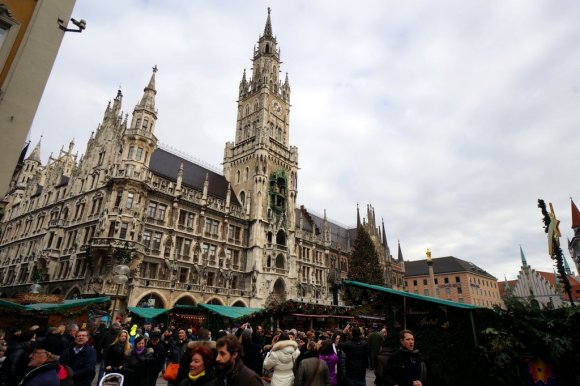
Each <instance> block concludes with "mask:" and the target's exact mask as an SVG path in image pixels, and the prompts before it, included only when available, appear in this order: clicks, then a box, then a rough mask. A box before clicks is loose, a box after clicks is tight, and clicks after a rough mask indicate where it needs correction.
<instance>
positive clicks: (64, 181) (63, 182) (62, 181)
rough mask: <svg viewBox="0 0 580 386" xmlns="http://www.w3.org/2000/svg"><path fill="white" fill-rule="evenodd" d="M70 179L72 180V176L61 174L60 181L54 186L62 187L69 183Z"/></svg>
mask: <svg viewBox="0 0 580 386" xmlns="http://www.w3.org/2000/svg"><path fill="white" fill-rule="evenodd" d="M69 180H70V177H68V176H60V181H59V182H58V184H56V185H55V186H54V187H55V188H60V187H62V186H65V185H68V181H69Z"/></svg>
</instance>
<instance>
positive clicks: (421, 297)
mask: <svg viewBox="0 0 580 386" xmlns="http://www.w3.org/2000/svg"><path fill="white" fill-rule="evenodd" d="M344 284H346V285H350V286H353V287H359V288H366V289H370V290H373V291H378V292H386V293H388V294H391V295H397V296H403V297H406V298H412V299H417V300H422V301H425V302H429V303H436V304H442V305H445V306H449V307H456V308H464V309H469V310H473V309H480V308H481V307H478V306H474V305H472V304H465V303H458V302H453V301H451V300H444V299H438V298H433V297H431V296H425V295H419V294H413V293H410V292H405V291H399V290H396V289H392V288H386V287H381V286H379V285H375V284H367V283H361V282H358V281H352V280H346V281H344Z"/></svg>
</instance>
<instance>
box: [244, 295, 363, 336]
mask: <svg viewBox="0 0 580 386" xmlns="http://www.w3.org/2000/svg"><path fill="white" fill-rule="evenodd" d="M352 311H353V308H352V307H344V306H332V305H323V304H315V303H303V302H299V301H295V300H287V301H285V302H283V303H279V304H271V305H270V306H268V307H267V308H264V309H263V310H260V311H258V312H256V313H253V314H252V315H249V316H248V317H246V318H245V319H246V320H252V321H253V323H254V324H260V325H262V326H263V327H264V328H265V329H268V330H269V329H272V330H273V329H276V328H282V329H287V328H296V329H299V330H302V331H306V330H309V329H324V330H327V329H332V328H335V327H342V326H344V325H345V324H346V323H350V322H351V321H353V320H354V319H355V316H354V315H353V314H352Z"/></svg>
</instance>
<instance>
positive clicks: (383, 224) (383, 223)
mask: <svg viewBox="0 0 580 386" xmlns="http://www.w3.org/2000/svg"><path fill="white" fill-rule="evenodd" d="M381 224H382V228H383V245H384V246H385V248H389V244H388V243H387V232H386V231H385V220H384V219H383V218H382V217H381ZM399 249H400V246H399Z"/></svg>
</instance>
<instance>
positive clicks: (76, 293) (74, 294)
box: [65, 287, 81, 299]
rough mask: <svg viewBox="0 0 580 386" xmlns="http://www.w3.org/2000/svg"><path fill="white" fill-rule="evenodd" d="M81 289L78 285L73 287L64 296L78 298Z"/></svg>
mask: <svg viewBox="0 0 580 386" xmlns="http://www.w3.org/2000/svg"><path fill="white" fill-rule="evenodd" d="M80 298H81V290H80V289H79V288H78V287H73V288H72V289H71V290H70V291H68V293H67V294H66V296H65V299H80Z"/></svg>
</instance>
